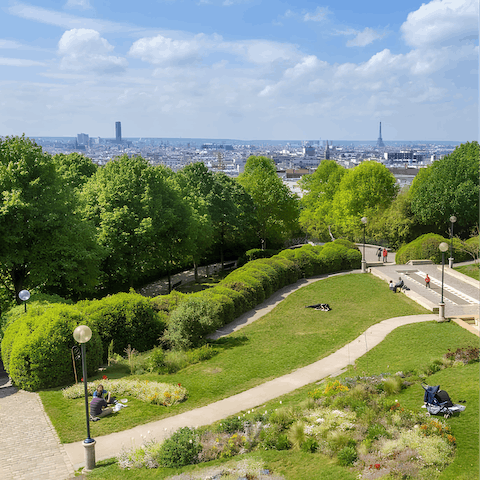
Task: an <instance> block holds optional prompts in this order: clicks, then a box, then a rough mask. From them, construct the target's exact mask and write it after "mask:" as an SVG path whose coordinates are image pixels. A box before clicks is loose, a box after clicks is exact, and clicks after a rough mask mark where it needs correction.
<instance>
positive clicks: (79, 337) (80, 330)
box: [73, 325, 95, 472]
mask: <svg viewBox="0 0 480 480" xmlns="http://www.w3.org/2000/svg"><path fill="white" fill-rule="evenodd" d="M73 338H74V339H75V340H76V341H77V342H78V343H79V344H80V350H81V353H82V374H83V385H84V392H85V415H86V419H87V438H86V439H85V440H84V441H83V446H84V447H85V468H84V471H86V472H89V471H91V470H93V469H94V468H95V440H94V439H93V438H90V416H89V414H88V391H87V356H86V353H85V344H86V343H87V342H88V341H89V340H90V339H91V338H92V331H91V330H90V328H89V327H87V326H86V325H79V326H78V327H77V328H76V329H75V330H74V331H73Z"/></svg>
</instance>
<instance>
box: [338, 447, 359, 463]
mask: <svg viewBox="0 0 480 480" xmlns="http://www.w3.org/2000/svg"><path fill="white" fill-rule="evenodd" d="M337 457H338V463H339V464H340V465H342V466H343V467H349V466H350V465H353V464H354V463H355V462H356V460H357V458H358V456H357V450H356V448H355V447H344V448H342V449H341V450H340V451H339V452H338V455H337Z"/></svg>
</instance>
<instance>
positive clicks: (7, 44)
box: [0, 38, 22, 50]
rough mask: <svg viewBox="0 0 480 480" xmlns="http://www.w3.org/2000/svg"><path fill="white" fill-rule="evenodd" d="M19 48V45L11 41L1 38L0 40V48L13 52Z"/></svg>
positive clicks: (20, 45)
mask: <svg viewBox="0 0 480 480" xmlns="http://www.w3.org/2000/svg"><path fill="white" fill-rule="evenodd" d="M21 47H22V44H21V43H18V42H15V41H13V40H4V39H3V38H0V48H5V49H11V50H14V49H17V48H21Z"/></svg>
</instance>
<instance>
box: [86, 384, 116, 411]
mask: <svg viewBox="0 0 480 480" xmlns="http://www.w3.org/2000/svg"><path fill="white" fill-rule="evenodd" d="M103 392H104V390H103V385H98V387H97V389H96V390H95V393H94V394H93V398H92V401H91V402H90V416H91V417H92V419H94V418H97V419H98V418H102V417H106V416H107V415H110V414H111V413H112V412H113V408H111V407H109V408H107V407H108V403H109V401H110V393H108V396H107V399H106V400H105V399H104V398H103Z"/></svg>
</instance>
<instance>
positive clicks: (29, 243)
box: [0, 136, 98, 301]
mask: <svg viewBox="0 0 480 480" xmlns="http://www.w3.org/2000/svg"><path fill="white" fill-rule="evenodd" d="M0 191H1V192H2V205H1V207H0V276H1V279H2V287H3V288H5V289H7V290H8V291H9V292H10V295H11V296H12V298H15V299H17V301H18V292H19V291H20V290H22V289H24V288H28V289H35V288H36V289H39V290H40V289H41V290H43V291H49V292H52V291H53V292H55V293H61V294H72V295H76V294H80V293H87V292H89V291H91V289H92V288H93V286H94V285H95V283H96V280H97V276H98V256H97V251H96V250H95V242H94V241H93V239H92V238H91V236H89V232H88V229H86V230H84V229H83V228H82V224H81V220H80V219H79V218H78V217H77V216H76V215H75V209H76V204H75V195H74V191H73V189H72V188H71V186H70V185H68V184H67V183H66V182H64V181H63V178H62V177H61V176H60V175H59V173H58V171H57V167H56V163H55V162H54V161H53V159H52V157H51V156H50V155H48V154H47V153H44V152H43V151H42V148H41V147H39V146H38V145H36V144H35V143H34V142H33V141H31V140H29V139H28V138H26V137H25V136H22V137H6V138H5V139H3V140H1V139H0Z"/></svg>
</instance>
